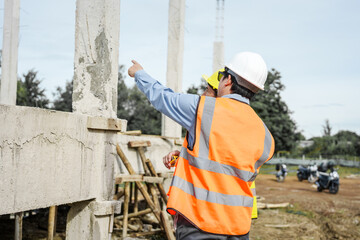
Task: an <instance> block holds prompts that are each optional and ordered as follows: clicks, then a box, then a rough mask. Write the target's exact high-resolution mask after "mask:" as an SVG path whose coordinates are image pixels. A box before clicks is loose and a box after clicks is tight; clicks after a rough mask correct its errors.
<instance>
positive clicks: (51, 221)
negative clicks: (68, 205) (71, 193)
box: [47, 206, 57, 240]
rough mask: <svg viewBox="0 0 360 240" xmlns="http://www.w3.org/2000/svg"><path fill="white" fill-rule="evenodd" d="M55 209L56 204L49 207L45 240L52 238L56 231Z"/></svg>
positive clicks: (51, 239)
mask: <svg viewBox="0 0 360 240" xmlns="http://www.w3.org/2000/svg"><path fill="white" fill-rule="evenodd" d="M56 210H57V206H51V207H50V208H49V220H48V237H47V240H53V239H54V235H55V232H56Z"/></svg>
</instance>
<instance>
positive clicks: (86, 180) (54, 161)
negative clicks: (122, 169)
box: [0, 105, 116, 215]
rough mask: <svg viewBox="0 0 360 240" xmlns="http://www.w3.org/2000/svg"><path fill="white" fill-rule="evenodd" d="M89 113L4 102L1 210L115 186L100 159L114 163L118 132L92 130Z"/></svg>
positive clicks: (82, 197) (53, 201) (71, 198)
mask: <svg viewBox="0 0 360 240" xmlns="http://www.w3.org/2000/svg"><path fill="white" fill-rule="evenodd" d="M87 117H88V116H86V115H80V114H74V113H65V112H57V111H50V110H43V109H38V108H30V107H19V106H7V105H0V126H1V132H0V182H1V183H2V184H1V185H0V202H1V203H2V204H1V206H0V215H1V214H7V213H13V212H19V211H24V210H29V209H36V208H43V207H48V206H52V205H60V204H65V203H71V202H76V201H81V200H86V199H91V198H95V197H97V196H99V195H101V194H102V193H98V192H96V191H97V190H96V189H98V188H97V187H96V186H94V184H95V185H96V184H107V185H110V186H111V184H112V182H113V179H112V178H111V179H102V173H101V171H99V168H101V167H102V166H99V164H102V165H104V164H113V165H114V162H115V154H116V151H115V141H116V134H114V133H108V132H106V131H101V130H88V129H87V128H86V123H87ZM111 135H113V137H111ZM104 156H105V157H106V161H105V163H100V161H99V159H102V158H104ZM111 169H112V171H113V167H112V168H111ZM111 176H113V174H111ZM101 189H106V191H109V190H108V189H109V187H106V188H101ZM110 189H112V187H110ZM111 194H112V191H109V192H107V193H106V194H105V195H107V196H109V197H110V196H111Z"/></svg>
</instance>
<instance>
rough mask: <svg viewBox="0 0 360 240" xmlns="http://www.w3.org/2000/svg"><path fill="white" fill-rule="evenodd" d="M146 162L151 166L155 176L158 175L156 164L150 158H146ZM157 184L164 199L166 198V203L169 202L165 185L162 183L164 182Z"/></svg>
mask: <svg viewBox="0 0 360 240" xmlns="http://www.w3.org/2000/svg"><path fill="white" fill-rule="evenodd" d="M146 164H147V166H148V167H149V169H150V172H151V174H152V175H153V176H154V177H158V175H157V173H156V171H155V168H154V165H153V164H152V162H151V161H150V160H149V159H146ZM156 186H157V187H158V189H159V192H160V195H161V197H162V199H163V200H164V202H165V204H167V201H168V197H167V195H166V192H165V189H164V186H163V185H162V183H159V184H156Z"/></svg>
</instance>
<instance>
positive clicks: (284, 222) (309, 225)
mask: <svg viewBox="0 0 360 240" xmlns="http://www.w3.org/2000/svg"><path fill="white" fill-rule="evenodd" d="M256 193H257V195H258V196H260V197H262V198H264V200H262V202H264V203H285V202H288V203H290V204H291V207H288V208H282V209H264V210H259V217H258V219H257V220H254V221H253V224H252V229H251V232H250V233H251V235H250V236H251V239H360V179H359V178H356V179H347V178H341V179H340V190H339V192H338V193H337V194H330V193H329V192H328V191H324V192H317V190H316V186H315V185H314V184H311V183H309V182H307V181H302V182H299V181H298V180H297V178H296V177H295V176H288V177H287V178H286V179H285V181H284V182H281V183H279V182H277V181H276V178H275V176H274V175H260V176H258V178H257V179H256Z"/></svg>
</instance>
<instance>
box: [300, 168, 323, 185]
mask: <svg viewBox="0 0 360 240" xmlns="http://www.w3.org/2000/svg"><path fill="white" fill-rule="evenodd" d="M296 176H297V178H298V180H299V181H300V182H301V181H302V180H308V181H309V182H311V183H313V182H315V181H316V180H317V178H318V177H319V172H318V169H317V166H316V165H310V166H307V167H304V166H299V169H298V170H297V174H296Z"/></svg>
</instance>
